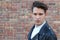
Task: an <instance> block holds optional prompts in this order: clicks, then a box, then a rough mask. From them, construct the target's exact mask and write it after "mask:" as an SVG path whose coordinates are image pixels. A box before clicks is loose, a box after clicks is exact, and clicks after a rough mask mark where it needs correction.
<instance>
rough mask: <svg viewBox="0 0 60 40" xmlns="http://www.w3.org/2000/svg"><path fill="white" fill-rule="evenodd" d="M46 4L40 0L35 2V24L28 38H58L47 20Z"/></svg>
mask: <svg viewBox="0 0 60 40" xmlns="http://www.w3.org/2000/svg"><path fill="white" fill-rule="evenodd" d="M47 10H48V7H47V5H46V4H44V3H41V2H39V1H35V2H33V5H32V12H33V13H32V17H33V20H34V22H35V23H34V26H33V27H32V29H31V31H30V32H29V34H28V40H57V37H56V35H55V33H54V32H53V30H52V29H51V27H50V26H49V25H48V23H47V21H46V11H47Z"/></svg>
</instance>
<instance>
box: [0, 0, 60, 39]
mask: <svg viewBox="0 0 60 40" xmlns="http://www.w3.org/2000/svg"><path fill="white" fill-rule="evenodd" d="M34 1H36V0H0V40H27V34H28V32H29V30H30V28H31V27H32V25H33V21H32V17H31V13H32V12H31V5H32V3H33V2H34ZM38 1H41V2H44V3H45V4H47V5H48V7H49V9H48V11H47V18H46V19H47V21H48V23H49V25H50V26H51V27H52V28H53V30H54V31H55V33H56V35H57V38H58V40H60V0H38Z"/></svg>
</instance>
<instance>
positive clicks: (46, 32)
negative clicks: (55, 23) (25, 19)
mask: <svg viewBox="0 0 60 40" xmlns="http://www.w3.org/2000/svg"><path fill="white" fill-rule="evenodd" d="M34 27H35V26H33V27H32V28H31V31H30V32H29V34H28V40H57V37H56V35H55V33H54V32H53V30H52V28H51V27H49V25H48V23H47V22H46V23H45V24H44V25H43V27H42V28H41V30H40V31H39V33H38V34H36V35H35V36H34V37H33V38H32V39H31V33H32V31H33V29H34Z"/></svg>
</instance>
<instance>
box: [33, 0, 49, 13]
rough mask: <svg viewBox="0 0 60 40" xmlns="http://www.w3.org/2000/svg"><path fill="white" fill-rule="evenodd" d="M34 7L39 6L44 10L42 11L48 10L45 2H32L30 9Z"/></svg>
mask: <svg viewBox="0 0 60 40" xmlns="http://www.w3.org/2000/svg"><path fill="white" fill-rule="evenodd" d="M34 7H37V8H41V9H43V10H44V12H46V10H48V6H47V5H46V4H44V3H43V2H39V1H34V2H33V5H32V11H33V8H34Z"/></svg>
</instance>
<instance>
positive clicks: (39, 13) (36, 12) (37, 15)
mask: <svg viewBox="0 0 60 40" xmlns="http://www.w3.org/2000/svg"><path fill="white" fill-rule="evenodd" d="M32 17H33V20H34V22H35V25H41V24H42V23H43V22H44V20H45V17H46V13H45V12H44V10H43V9H41V8H37V7H34V8H33V13H32Z"/></svg>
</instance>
